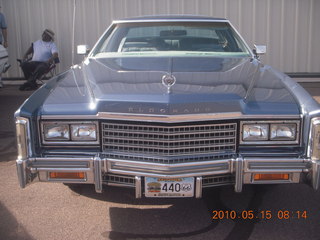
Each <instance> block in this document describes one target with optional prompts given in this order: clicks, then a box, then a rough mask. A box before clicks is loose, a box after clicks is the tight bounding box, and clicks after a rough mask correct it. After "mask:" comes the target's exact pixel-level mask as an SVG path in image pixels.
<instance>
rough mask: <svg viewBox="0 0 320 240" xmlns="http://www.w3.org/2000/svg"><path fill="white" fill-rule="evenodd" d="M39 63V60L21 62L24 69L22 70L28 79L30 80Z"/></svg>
mask: <svg viewBox="0 0 320 240" xmlns="http://www.w3.org/2000/svg"><path fill="white" fill-rule="evenodd" d="M37 65H38V63H37V62H23V63H21V65H20V67H21V69H22V72H23V74H24V77H25V79H26V80H29V78H30V77H31V76H32V74H33V72H34V70H35V69H36V67H37Z"/></svg>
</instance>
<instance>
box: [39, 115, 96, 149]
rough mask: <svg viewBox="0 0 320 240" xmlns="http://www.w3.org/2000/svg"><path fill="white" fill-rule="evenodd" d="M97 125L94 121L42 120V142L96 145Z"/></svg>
mask: <svg viewBox="0 0 320 240" xmlns="http://www.w3.org/2000/svg"><path fill="white" fill-rule="evenodd" d="M98 126H99V125H98V122H96V121H83V122H82V121H70V122H66V121H43V122H42V123H41V130H42V142H43V143H44V144H49V145H54V144H59V145H60V144H66V145H98V144H99V133H98V129H99V128H98Z"/></svg>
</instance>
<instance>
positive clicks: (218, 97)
mask: <svg viewBox="0 0 320 240" xmlns="http://www.w3.org/2000/svg"><path fill="white" fill-rule="evenodd" d="M166 77H169V81H166V80H163V78H166ZM285 77H286V76H285V75H282V74H280V73H279V72H277V71H275V70H273V69H272V68H271V67H269V66H263V65H262V64H261V63H260V62H259V61H257V60H252V59H251V58H222V57H190V58H185V57H183V58H182V57H175V58H173V57H171V58H166V57H145V56H144V57H140V58H136V57H124V58H123V57H122V58H88V59H86V61H84V62H83V63H82V64H81V65H77V66H74V67H72V68H71V69H70V70H69V71H67V72H65V73H64V74H61V75H60V76H58V77H57V78H56V79H55V80H54V81H56V86H55V88H54V89H53V90H52V91H51V93H50V94H49V96H48V97H47V99H46V100H45V102H44V105H43V108H42V114H54V115H55V114H57V115H59V114H68V115H74V114H97V113H101V112H107V113H125V114H156V115H181V114H201V113H216V114H219V113H235V112H237V113H241V114H250V115H259V114H274V115H277V114H279V115H291V114H299V113H300V108H299V106H298V104H297V103H296V101H295V98H294V97H293V95H292V93H291V91H289V90H288V89H287V87H286V85H285V84H284V83H283V79H284V78H285ZM172 79H174V80H175V82H174V80H172Z"/></svg>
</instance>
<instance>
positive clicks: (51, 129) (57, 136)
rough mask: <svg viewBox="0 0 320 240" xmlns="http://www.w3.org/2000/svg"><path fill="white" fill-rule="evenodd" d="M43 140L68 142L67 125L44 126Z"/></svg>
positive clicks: (53, 124)
mask: <svg viewBox="0 0 320 240" xmlns="http://www.w3.org/2000/svg"><path fill="white" fill-rule="evenodd" d="M43 130H44V133H43V135H44V139H45V140H46V141H68V140H70V133H69V132H70V131H69V125H68V124H59V123H52V124H44V128H43Z"/></svg>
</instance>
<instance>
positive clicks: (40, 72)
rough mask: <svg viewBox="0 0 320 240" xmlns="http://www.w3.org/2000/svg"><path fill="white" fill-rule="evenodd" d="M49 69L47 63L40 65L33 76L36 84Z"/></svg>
mask: <svg viewBox="0 0 320 240" xmlns="http://www.w3.org/2000/svg"><path fill="white" fill-rule="evenodd" d="M48 69H49V64H47V63H44V62H42V63H39V64H38V65H37V67H36V69H35V70H34V74H33V81H34V82H35V81H36V80H37V79H39V78H40V77H41V76H42V75H43V74H45V73H46V72H47V71H48Z"/></svg>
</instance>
